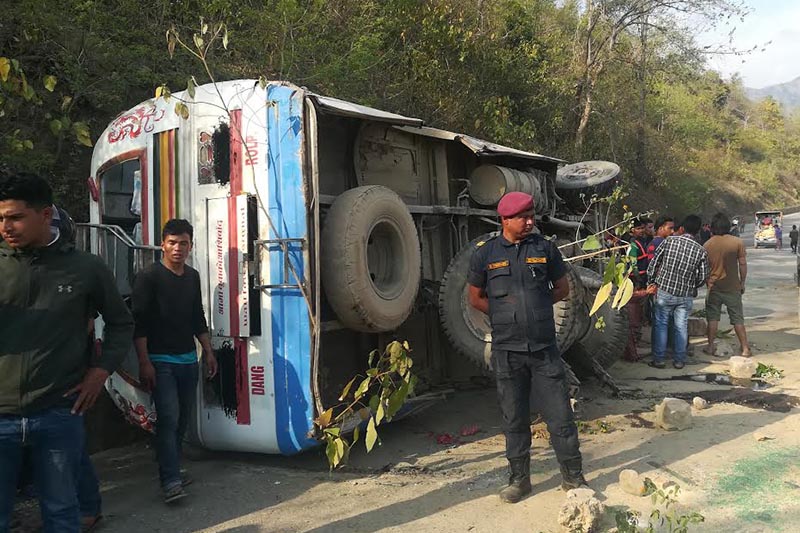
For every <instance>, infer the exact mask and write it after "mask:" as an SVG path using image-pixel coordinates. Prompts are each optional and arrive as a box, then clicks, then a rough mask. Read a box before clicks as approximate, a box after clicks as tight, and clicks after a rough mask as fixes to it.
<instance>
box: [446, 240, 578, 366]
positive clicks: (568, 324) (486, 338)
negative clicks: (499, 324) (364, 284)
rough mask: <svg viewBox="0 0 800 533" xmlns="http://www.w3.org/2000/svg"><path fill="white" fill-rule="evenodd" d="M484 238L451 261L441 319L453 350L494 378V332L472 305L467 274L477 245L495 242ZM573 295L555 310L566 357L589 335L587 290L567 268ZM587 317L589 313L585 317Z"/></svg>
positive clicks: (486, 320)
mask: <svg viewBox="0 0 800 533" xmlns="http://www.w3.org/2000/svg"><path fill="white" fill-rule="evenodd" d="M493 235H495V234H493V233H488V234H486V235H482V236H481V237H478V238H477V239H475V240H473V241H472V242H470V243H469V244H467V245H466V246H465V247H464V248H462V249H461V250H460V251H459V252H458V253H457V254H456V256H455V257H454V258H453V260H452V261H450V265H449V266H448V267H447V270H446V271H445V273H444V276H443V277H442V284H441V287H440V288H439V319H440V320H441V323H442V328H443V329H444V332H445V334H446V335H447V338H448V339H450V342H451V343H452V345H453V347H455V348H456V350H458V351H459V352H460V353H461V354H462V355H464V356H465V357H466V358H467V359H469V360H471V361H472V362H473V363H475V364H476V365H478V367H479V368H480V369H481V370H482V371H483V372H484V373H485V374H487V375H491V374H492V368H491V355H492V330H491V326H490V324H489V317H488V316H487V315H485V314H483V313H481V312H480V311H478V310H477V309H475V308H474V307H472V306H471V305H470V304H469V299H468V290H467V272H468V271H469V263H470V260H471V259H472V254H473V253H475V250H477V248H478V247H477V246H476V245H477V243H478V242H480V241H485V240H487V239H489V238H491V237H492V236H493ZM567 268H568V270H567V276H568V280H569V288H570V295H569V296H568V297H567V299H566V300H563V301H561V302H558V303H557V304H555V305H554V306H553V314H554V317H555V322H556V343H557V345H558V349H559V351H560V352H561V353H564V351H566V350H567V349H568V348H569V347H570V346H571V345H572V343H573V342H575V340H576V339H577V338H578V337H579V336H580V335H581V334H582V333H583V331H585V329H586V327H587V324H588V320H584V319H582V318H581V316H580V314H579V313H580V312H581V311H583V305H584V304H583V293H584V290H583V287H582V285H581V281H580V278H579V277H578V275H577V273H576V272H575V270H574V269H573V268H572V267H570V266H569V265H567ZM583 314H584V315H585V314H586V313H585V312H584V313H583Z"/></svg>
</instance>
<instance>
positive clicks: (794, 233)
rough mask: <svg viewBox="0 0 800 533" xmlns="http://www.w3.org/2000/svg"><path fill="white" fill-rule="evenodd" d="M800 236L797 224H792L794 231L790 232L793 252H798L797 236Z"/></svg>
mask: <svg viewBox="0 0 800 533" xmlns="http://www.w3.org/2000/svg"><path fill="white" fill-rule="evenodd" d="M798 236H800V234H798V232H797V225H796V224H792V231H790V232H789V244H790V245H791V247H792V253H793V254H796V253H797V238H798Z"/></svg>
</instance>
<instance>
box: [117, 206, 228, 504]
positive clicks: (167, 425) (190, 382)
mask: <svg viewBox="0 0 800 533" xmlns="http://www.w3.org/2000/svg"><path fill="white" fill-rule="evenodd" d="M193 234H194V230H193V229H192V226H191V224H189V222H187V221H186V220H180V219H173V220H169V221H167V223H166V224H164V229H163V231H162V235H161V251H162V253H163V254H162V258H161V262H159V263H155V264H153V265H152V266H151V267H149V268H148V269H147V270H145V271H144V272H142V273H141V274H139V276H137V278H136V282H135V284H134V288H133V295H132V299H133V316H134V319H135V321H136V330H135V331H134V335H133V336H134V339H133V340H134V344H135V345H136V353H137V355H138V356H139V379H140V381H141V382H142V384H143V385H144V386H145V388H147V389H149V390H152V391H153V400H154V402H155V406H156V413H157V414H158V418H157V421H156V437H155V442H156V456H157V458H158V474H159V477H160V479H161V488H162V489H163V491H164V501H165V502H166V503H170V502H173V501H175V500H178V499H180V498H183V497H184V496H186V493H185V492H184V490H183V485H184V483H185V480H183V479H182V478H181V470H180V455H181V443H182V441H183V436H184V434H185V432H186V428H187V426H188V423H189V417H190V415H191V413H192V410H193V408H194V399H195V394H196V390H197V374H198V364H197V349H196V345H195V339H197V340H198V341H199V342H200V345H201V347H202V349H203V360H204V361H205V362H206V369H207V376H208V378H212V377H214V375H215V374H216V373H217V360H216V358H215V357H214V351H213V349H212V348H211V341H210V339H209V336H208V326H207V325H206V318H205V314H204V312H203V302H202V296H201V293H200V275H199V274H198V272H197V270H195V269H193V268H192V267H190V266H188V265H187V264H186V260H187V259H188V257H189V252H190V251H191V249H192V237H193Z"/></svg>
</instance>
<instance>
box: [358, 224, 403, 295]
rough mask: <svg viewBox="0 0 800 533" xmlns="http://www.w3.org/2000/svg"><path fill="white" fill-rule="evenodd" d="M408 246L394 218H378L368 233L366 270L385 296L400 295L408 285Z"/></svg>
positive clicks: (379, 291) (374, 284) (373, 284)
mask: <svg viewBox="0 0 800 533" xmlns="http://www.w3.org/2000/svg"><path fill="white" fill-rule="evenodd" d="M405 252H406V249H405V245H404V243H403V239H402V237H401V232H400V228H399V227H398V226H397V224H395V222H394V221H393V220H389V219H385V220H378V221H377V222H375V224H373V225H372V227H371V228H370V231H369V234H368V236H367V272H368V273H369V280H370V284H371V285H372V288H373V289H374V290H375V292H376V293H377V294H378V295H379V296H380V297H381V298H383V299H385V300H393V299H395V298H397V297H398V296H399V295H400V293H402V292H403V289H404V288H405V286H406V283H405V281H406V275H407V266H406V264H405V261H404V259H405V257H406V253H405Z"/></svg>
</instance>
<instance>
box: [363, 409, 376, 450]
mask: <svg viewBox="0 0 800 533" xmlns="http://www.w3.org/2000/svg"><path fill="white" fill-rule="evenodd" d="M377 441H378V430H377V429H376V428H375V418H373V417H370V419H369V422H368V423H367V439H366V446H367V453H369V452H371V451H372V448H373V447H374V446H375V443H376V442H377Z"/></svg>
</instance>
